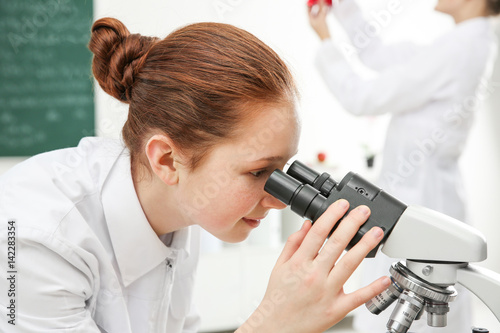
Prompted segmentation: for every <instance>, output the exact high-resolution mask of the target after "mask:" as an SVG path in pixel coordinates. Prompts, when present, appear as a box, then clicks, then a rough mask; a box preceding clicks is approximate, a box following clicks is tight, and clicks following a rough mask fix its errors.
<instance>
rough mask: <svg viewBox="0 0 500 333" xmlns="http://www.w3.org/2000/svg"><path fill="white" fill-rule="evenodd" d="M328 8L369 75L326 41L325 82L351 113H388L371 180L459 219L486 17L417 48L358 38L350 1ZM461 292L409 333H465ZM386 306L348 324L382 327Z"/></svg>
mask: <svg viewBox="0 0 500 333" xmlns="http://www.w3.org/2000/svg"><path fill="white" fill-rule="evenodd" d="M334 13H335V15H336V17H337V19H338V20H339V22H340V23H341V24H342V26H343V27H344V29H345V31H346V33H347V35H348V36H349V37H350V38H351V40H352V41H353V44H354V46H356V44H357V43H358V44H360V45H358V46H360V47H359V50H358V51H359V59H360V60H361V61H362V62H363V63H364V64H365V65H366V66H367V67H370V68H371V69H373V70H375V71H376V74H375V75H374V77H371V78H369V79H366V78H363V77H360V76H359V75H358V74H357V73H356V71H355V70H354V69H353V68H352V65H351V62H349V61H348V59H347V58H346V54H345V53H343V51H342V46H340V45H336V44H335V43H334V42H333V41H331V40H327V41H324V42H323V43H322V45H321V47H320V50H319V52H318V55H317V58H316V65H317V68H318V69H319V72H320V74H321V75H322V77H323V78H324V81H325V83H326V84H327V86H328V88H329V89H330V90H331V92H332V93H333V94H334V95H335V97H336V98H337V100H338V101H339V102H340V103H341V105H342V106H343V107H344V108H345V110H347V111H348V112H350V113H352V114H354V115H360V116H363V115H380V114H387V113H389V114H391V115H392V117H391V120H390V123H389V126H388V129H387V133H386V141H385V147H384V151H383V162H382V167H381V173H380V180H379V183H378V185H379V186H381V187H382V188H383V189H384V190H386V191H387V192H388V193H390V194H392V195H394V196H395V197H396V198H398V199H400V200H402V201H403V202H405V203H406V204H411V205H423V206H426V207H429V208H431V209H434V210H437V211H440V212H443V213H445V214H447V215H450V216H452V217H455V218H457V219H459V220H461V221H466V209H465V202H464V200H465V198H464V190H463V183H462V179H461V175H460V170H459V165H458V162H459V158H460V156H461V154H462V152H463V149H464V146H465V143H466V140H467V137H468V135H469V131H470V128H471V126H472V123H473V119H474V113H475V112H476V111H477V108H478V106H479V104H480V102H481V101H482V100H484V99H485V97H486V95H487V94H488V90H487V89H486V88H487V87H486V82H487V79H488V77H489V75H490V74H491V71H492V67H493V63H494V60H495V57H496V50H497V44H496V39H495V36H494V33H493V31H492V28H491V26H490V24H491V23H490V21H489V19H487V18H475V19H471V20H467V21H464V22H462V23H460V24H458V25H457V26H456V28H455V29H453V30H452V31H451V32H449V33H447V34H446V35H444V36H442V37H441V38H439V39H437V40H436V41H435V42H434V43H432V44H431V45H427V46H421V47H418V46H416V45H413V44H411V43H400V44H395V45H384V44H383V43H382V41H381V40H380V39H379V38H371V39H369V43H366V40H363V43H360V39H359V38H360V35H361V34H360V32H364V31H366V30H365V28H366V24H367V21H366V20H365V19H364V17H363V14H362V12H361V11H360V9H359V8H358V6H357V5H356V3H355V2H354V1H352V0H344V1H342V2H341V3H340V5H338V6H335V8H334ZM422 24H424V23H422ZM365 36H366V34H365ZM409 237H411V235H409ZM422 242H425V239H423V240H422ZM393 261H394V260H393V259H389V258H387V257H385V258H384V256H383V255H382V254H381V253H379V255H377V258H376V259H370V260H365V262H366V263H365V266H364V268H365V270H366V271H368V273H367V275H369V276H367V279H366V281H365V282H366V283H368V282H369V281H371V280H373V279H374V278H376V277H378V276H381V275H388V268H389V265H390V263H391V262H393ZM459 287H460V286H459ZM460 294H461V295H459V297H458V298H457V300H456V301H455V302H452V303H451V304H450V307H451V312H450V313H449V315H448V326H447V328H441V329H432V328H428V327H427V325H426V319H425V316H424V317H423V319H422V320H419V321H417V322H415V323H414V324H413V325H412V327H411V329H410V331H412V332H418V333H423V332H441V333H444V332H453V333H462V332H464V333H470V325H471V321H470V320H471V319H470V318H471V310H470V307H469V302H468V301H467V298H468V295H466V294H467V292H461V293H460ZM464 295H466V296H464ZM391 309H392V308H390V309H388V310H386V311H384V312H383V313H382V314H380V315H379V316H375V315H372V314H371V313H369V312H368V311H367V310H365V309H362V310H361V309H360V310H359V311H358V312H357V313H358V315H357V316H356V318H355V326H356V327H357V328H358V329H360V330H363V331H366V332H375V331H380V332H383V331H384V328H385V324H386V323H387V320H388V317H389V315H390V313H391V312H392V311H391Z"/></svg>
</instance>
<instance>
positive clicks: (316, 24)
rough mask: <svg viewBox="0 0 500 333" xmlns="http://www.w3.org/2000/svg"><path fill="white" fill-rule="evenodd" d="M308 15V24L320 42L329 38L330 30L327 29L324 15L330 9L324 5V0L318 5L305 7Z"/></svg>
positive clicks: (320, 0)
mask: <svg viewBox="0 0 500 333" xmlns="http://www.w3.org/2000/svg"><path fill="white" fill-rule="evenodd" d="M307 8H308V14H309V24H310V25H311V27H312V28H313V29H314V31H315V32H316V34H317V35H318V37H319V38H320V39H321V40H325V39H328V38H330V30H329V29H328V23H327V22H326V15H327V14H328V11H329V10H330V7H329V6H328V5H327V4H326V3H325V0H319V3H318V4H316V5H314V6H311V7H307Z"/></svg>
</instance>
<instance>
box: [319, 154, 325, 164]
mask: <svg viewBox="0 0 500 333" xmlns="http://www.w3.org/2000/svg"><path fill="white" fill-rule="evenodd" d="M325 160H326V154H325V153H318V161H320V162H324V161H325Z"/></svg>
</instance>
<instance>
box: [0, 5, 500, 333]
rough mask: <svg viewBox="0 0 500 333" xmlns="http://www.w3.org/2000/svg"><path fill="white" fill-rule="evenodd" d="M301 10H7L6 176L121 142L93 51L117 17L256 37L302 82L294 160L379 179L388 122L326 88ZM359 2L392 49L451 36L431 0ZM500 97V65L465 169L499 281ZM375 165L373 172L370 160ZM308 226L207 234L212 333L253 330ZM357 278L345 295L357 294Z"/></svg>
mask: <svg viewBox="0 0 500 333" xmlns="http://www.w3.org/2000/svg"><path fill="white" fill-rule="evenodd" d="M305 2H306V1H305V0H185V1H173V0H142V1H140V2H139V1H133V0H94V1H93V2H92V1H88V0H80V1H77V0H73V1H71V0H47V1H22V2H12V1H7V0H0V174H1V173H2V172H5V170H7V169H9V168H10V167H12V166H13V165H15V164H16V163H18V162H20V161H22V160H23V159H25V158H26V157H27V156H30V155H33V154H35V153H38V152H42V151H46V150H50V149H55V148H60V147H65V146H74V145H76V144H77V142H78V140H79V138H81V137H82V136H88V135H98V136H106V137H119V135H120V130H121V126H122V124H123V122H124V121H125V118H126V115H127V105H124V104H122V103H120V102H118V101H117V100H114V99H112V98H111V97H109V96H107V95H106V94H105V93H103V92H102V91H101V90H100V88H99V87H98V85H94V84H93V81H92V79H91V71H90V63H91V55H90V52H89V51H88V50H87V49H86V43H87V42H88V38H89V30H90V26H91V24H92V22H93V21H94V20H95V19H98V18H101V17H106V16H111V17H116V18H118V19H120V20H122V21H123V22H124V23H125V25H126V26H127V27H128V28H129V30H130V31H131V32H132V33H140V34H143V35H152V36H159V37H165V36H166V35H168V34H169V33H170V32H171V31H173V30H174V29H176V28H178V27H180V26H183V25H186V24H189V23H194V22H200V21H216V22H224V23H230V24H234V25H236V26H238V27H241V28H243V29H246V30H248V31H250V32H251V33H253V34H255V35H256V36H257V37H259V38H260V39H261V40H263V41H264V42H266V43H267V44H268V45H270V46H271V47H273V48H274V49H275V50H276V51H277V52H278V54H280V55H281V56H282V57H283V58H284V59H285V60H286V62H287V63H288V64H289V66H290V68H291V70H292V71H293V73H294V75H295V77H296V79H297V82H298V85H299V90H300V93H301V100H300V104H299V106H298V110H299V113H300V116H301V119H302V136H301V141H300V147H299V154H298V155H297V159H300V160H302V161H304V162H306V163H308V164H310V165H311V166H313V167H314V168H316V169H317V170H318V171H328V172H329V173H330V174H331V175H332V176H333V177H334V178H335V179H336V180H340V179H341V178H342V177H343V176H344V175H345V173H347V172H348V171H355V172H357V173H360V174H361V175H363V176H364V177H365V178H367V179H370V180H372V181H375V180H376V179H377V175H378V174H377V172H378V171H377V170H378V167H379V166H380V165H379V163H378V162H379V161H380V160H381V156H380V154H381V150H382V149H381V148H382V145H383V142H384V136H385V129H386V125H387V120H388V118H387V117H386V116H380V117H365V118H355V117H353V116H351V115H349V114H348V113H347V112H345V111H344V110H342V107H341V106H340V105H339V104H338V103H337V101H336V100H335V98H334V97H333V95H332V94H331V93H330V92H329V91H328V90H327V89H326V87H325V85H324V83H323V81H322V80H321V78H320V76H319V74H318V73H317V71H316V69H315V67H314V65H313V62H314V57H315V53H316V50H317V48H318V46H319V40H318V38H317V37H316V35H315V34H314V32H313V31H312V29H311V28H310V26H309V23H308V18H307V12H306V5H305ZM389 2H392V3H394V2H397V3H398V4H399V5H400V6H401V11H400V13H398V14H397V15H391V16H389V17H387V16H383V15H381V12H382V11H384V10H385V9H386V8H387V6H388V3H389ZM358 3H359V4H360V6H361V7H362V8H363V9H364V10H365V11H366V13H367V14H368V16H369V17H371V19H372V20H371V23H372V25H373V28H374V29H375V31H376V33H377V34H378V35H380V36H381V37H382V38H383V39H384V40H386V41H387V42H393V41H398V40H402V39H405V40H408V39H410V40H413V41H415V42H417V43H423V44H425V43H429V42H430V41H432V40H433V39H434V38H435V37H437V36H439V35H441V34H443V33H445V32H447V31H448V30H449V29H451V28H452V27H453V22H452V20H451V19H450V18H449V17H447V16H445V15H443V14H439V13H436V12H434V11H433V8H434V6H435V1H434V0H419V1H412V0H399V1H398V0H358ZM329 19H330V20H331V22H330V25H331V27H332V32H333V34H334V37H335V38H336V39H338V40H345V43H346V44H345V45H348V42H347V39H346V38H345V36H343V35H342V33H341V32H340V29H337V28H336V27H337V23H336V22H335V19H334V18H333V15H331V16H330V18H329ZM495 24H496V23H495ZM496 26H497V28H496V30H497V31H498V32H500V28H499V27H498V24H496ZM360 70H361V71H362V70H363V68H360ZM499 88H500V67H499V66H496V68H495V72H494V75H493V78H492V83H491V86H490V89H489V94H487V98H486V99H485V100H484V101H483V102H484V103H483V106H482V108H481V110H480V112H478V113H477V117H476V121H475V124H474V128H473V130H472V135H471V137H470V139H469V141H468V146H467V147H466V153H465V155H464V156H463V159H462V161H461V162H462V170H463V175H464V178H465V181H466V186H467V190H468V201H469V206H470V215H471V221H472V223H473V225H474V227H476V228H477V229H479V230H480V231H481V232H483V233H484V235H486V237H487V240H488V246H489V248H488V251H489V253H488V259H487V260H486V261H485V262H482V263H480V265H482V266H485V267H488V268H489V269H492V270H494V271H496V272H500V223H499V222H500V221H499V220H500V219H499V213H500V209H499V207H500V205H499V204H498V203H499V202H500V191H499V190H498V189H499V188H500V172H499V170H500V131H499V129H500V114H499V111H498V110H499V105H500V89H499ZM415 93H418V91H416V92H415ZM318 155H320V157H321V160H323V159H324V161H321V162H320V161H319V159H318ZM373 156H374V164H373V166H371V167H369V166H368V163H367V159H371V158H373ZM300 224H301V220H300V219H299V218H297V217H295V216H294V215H293V214H291V213H290V212H289V211H287V210H285V211H283V212H274V213H272V214H270V215H269V216H268V218H266V221H264V222H263V223H262V224H261V226H260V227H259V228H258V229H257V230H256V231H255V232H254V233H253V234H252V235H251V237H250V238H249V239H248V240H247V241H245V242H243V243H241V244H237V245H235V244H224V243H222V242H220V241H218V240H216V239H214V238H213V237H211V236H210V235H208V234H205V235H204V237H203V246H202V249H203V255H202V258H201V262H200V267H199V273H200V274H199V280H198V284H197V289H196V297H197V300H198V304H199V309H200V312H201V314H202V316H203V326H202V330H203V331H204V332H217V331H224V330H228V331H229V330H232V329H234V328H235V327H237V326H238V324H239V323H241V322H242V321H244V320H245V318H246V316H248V315H249V314H250V313H251V311H252V310H253V309H254V308H255V307H256V306H257V305H258V304H259V301H260V299H261V297H262V295H263V292H264V291H265V287H266V283H267V279H268V277H269V274H270V271H271V269H272V267H273V265H274V261H275V260H276V258H277V256H278V254H279V252H280V250H281V248H282V246H283V242H284V240H286V238H287V237H288V235H289V234H290V233H292V232H293V231H295V230H297V229H298V228H299V227H298V226H299V225H300ZM361 269H362V268H361ZM357 274H358V272H357V273H356V274H355V276H354V277H353V279H352V280H350V281H349V283H348V285H347V287H346V288H347V289H348V290H349V289H351V288H352V289H354V288H356V287H358V286H359V281H358V279H357ZM474 311H475V314H476V320H477V321H478V322H477V323H475V324H477V326H485V327H488V328H489V329H490V330H491V331H492V332H495V331H498V332H500V325H499V324H498V323H497V321H496V320H495V319H494V317H493V316H492V315H491V314H490V313H489V311H488V310H487V309H486V308H485V307H483V306H482V305H481V304H480V303H479V302H478V301H477V300H475V310H474ZM347 326H348V324H347ZM346 329H347V330H348V329H349V328H348V327H347V328H346Z"/></svg>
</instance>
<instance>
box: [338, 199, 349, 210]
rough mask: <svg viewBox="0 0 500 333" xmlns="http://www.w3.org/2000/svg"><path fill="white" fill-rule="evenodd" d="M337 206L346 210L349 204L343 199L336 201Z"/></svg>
mask: <svg viewBox="0 0 500 333" xmlns="http://www.w3.org/2000/svg"><path fill="white" fill-rule="evenodd" d="M337 205H339V207H340V208H347V207H349V202H347V200H345V199H340V200H338V201H337Z"/></svg>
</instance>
